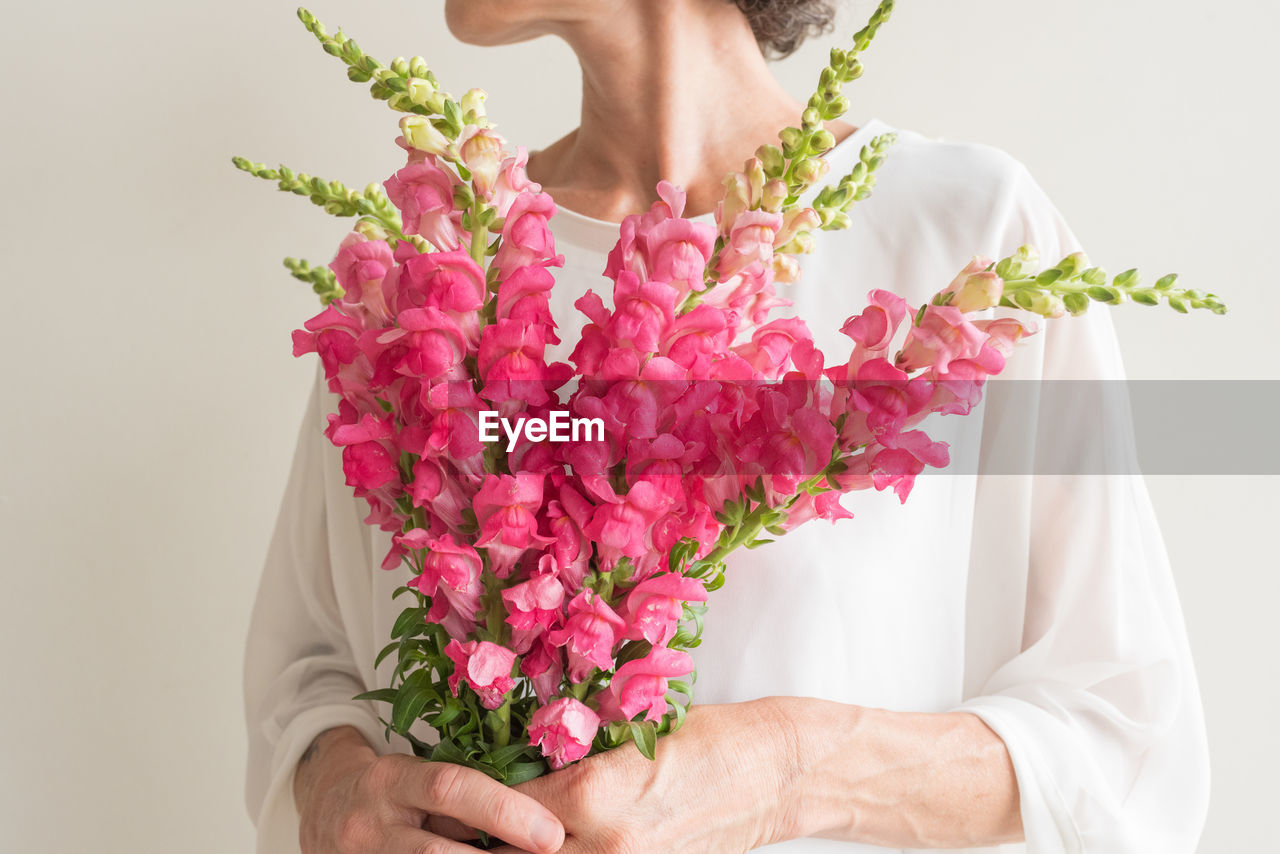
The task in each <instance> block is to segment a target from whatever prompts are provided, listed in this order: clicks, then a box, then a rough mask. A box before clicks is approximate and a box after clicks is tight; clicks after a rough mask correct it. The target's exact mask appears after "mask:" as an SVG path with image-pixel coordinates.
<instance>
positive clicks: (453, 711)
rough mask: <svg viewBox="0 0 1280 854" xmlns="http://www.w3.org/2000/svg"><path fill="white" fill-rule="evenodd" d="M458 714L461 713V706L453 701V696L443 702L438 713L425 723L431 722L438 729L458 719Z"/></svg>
mask: <svg viewBox="0 0 1280 854" xmlns="http://www.w3.org/2000/svg"><path fill="white" fill-rule="evenodd" d="M460 714H462V706H459V705H458V704H457V703H456V702H454V701H453V698H450V699H449V700H448V701H447V702H446V703H445V706H444V709H442V710H441V712H440V714H438V715H436V716H435V717H433V718H431V719H430V720H429V721H427V723H429V724H431V726H432V727H433V728H435V729H440V728H441V727H443V726H448V725H449V724H451V723H453V722H454V721H455V720H457V719H458V715H460Z"/></svg>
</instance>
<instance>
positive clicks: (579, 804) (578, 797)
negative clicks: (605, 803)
mask: <svg viewBox="0 0 1280 854" xmlns="http://www.w3.org/2000/svg"><path fill="white" fill-rule="evenodd" d="M570 767H571V768H572V771H571V774H572V776H571V777H570V778H569V779H568V780H566V781H565V794H566V797H567V798H568V800H569V803H570V804H572V805H573V806H574V807H575V808H577V809H580V810H585V811H588V812H590V811H591V808H592V805H593V804H594V803H595V802H596V799H597V798H598V797H600V795H601V794H602V793H605V792H607V791H609V789H608V784H607V782H606V780H605V776H606V774H605V772H604V771H603V770H602V769H601V768H600V767H599V765H598V763H592V762H579V763H577V764H576V765H573V766H570ZM569 770H570V769H565V770H564V771H557V772H556V773H558V774H563V773H565V771H569Z"/></svg>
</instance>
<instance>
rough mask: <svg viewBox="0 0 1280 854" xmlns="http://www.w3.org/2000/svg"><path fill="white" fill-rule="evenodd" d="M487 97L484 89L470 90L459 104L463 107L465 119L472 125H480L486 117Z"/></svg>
mask: <svg viewBox="0 0 1280 854" xmlns="http://www.w3.org/2000/svg"><path fill="white" fill-rule="evenodd" d="M487 97H488V95H487V94H486V93H485V91H484V90H483V89H470V90H468V91H467V94H465V95H463V96H462V101H461V103H460V104H459V106H461V107H462V116H463V119H464V120H465V121H467V122H470V123H472V124H479V123H480V122H479V120H480V119H483V118H484V117H485V112H484V99H485V98H487Z"/></svg>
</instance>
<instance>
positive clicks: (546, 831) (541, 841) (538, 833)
mask: <svg viewBox="0 0 1280 854" xmlns="http://www.w3.org/2000/svg"><path fill="white" fill-rule="evenodd" d="M529 838H530V839H532V840H533V844H534V845H536V846H538V848H540V849H542V850H543V851H559V850H560V825H559V824H557V823H556V822H554V821H552V820H551V819H549V818H539V819H536V820H534V822H533V827H531V828H529Z"/></svg>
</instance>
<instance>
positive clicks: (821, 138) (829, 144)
mask: <svg viewBox="0 0 1280 854" xmlns="http://www.w3.org/2000/svg"><path fill="white" fill-rule="evenodd" d="M835 145H836V138H835V135H834V134H832V133H831V131H829V130H827V129H826V128H823V129H822V130H820V131H818V132H817V133H815V134H814V135H813V136H812V137H811V138H810V140H809V151H810V152H812V153H813V154H826V153H827V152H828V151H830V150H831V149H832V148H835Z"/></svg>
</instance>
